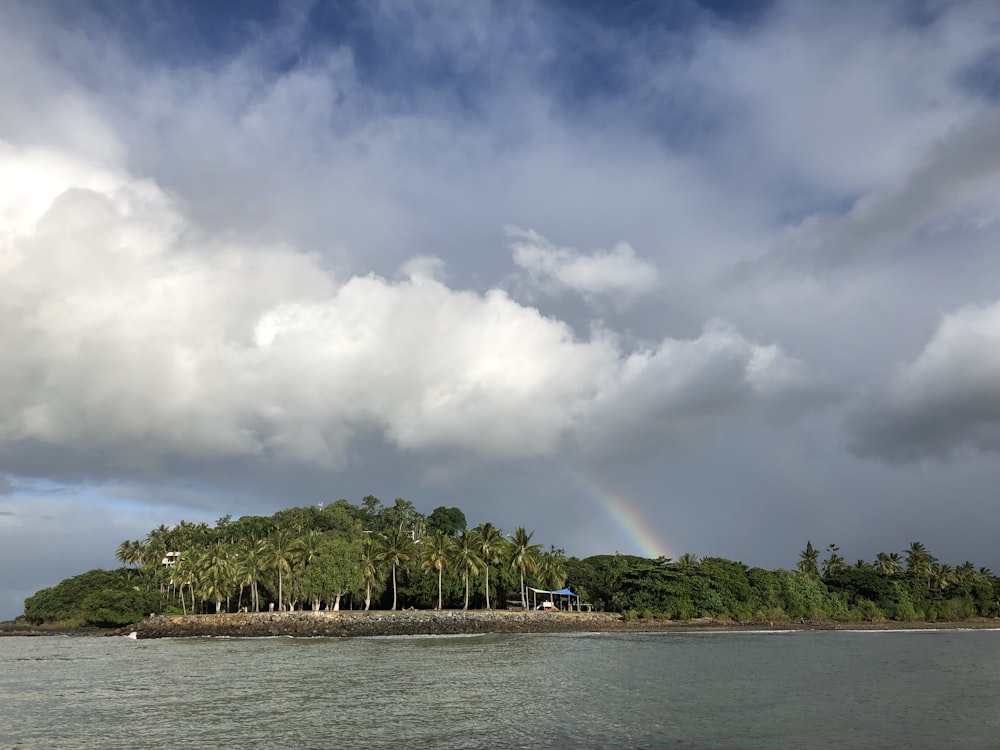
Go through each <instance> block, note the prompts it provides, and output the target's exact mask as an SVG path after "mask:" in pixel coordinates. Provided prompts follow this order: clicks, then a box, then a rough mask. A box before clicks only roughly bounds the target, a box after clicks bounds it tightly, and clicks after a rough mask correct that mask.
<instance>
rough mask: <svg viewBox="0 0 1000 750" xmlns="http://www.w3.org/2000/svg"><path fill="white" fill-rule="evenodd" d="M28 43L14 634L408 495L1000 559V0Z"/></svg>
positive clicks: (649, 549) (20, 221) (217, 25)
mask: <svg viewBox="0 0 1000 750" xmlns="http://www.w3.org/2000/svg"><path fill="white" fill-rule="evenodd" d="M0 16H2V23H0V352H2V354H0V619H9V618H12V617H14V616H16V615H17V614H19V613H20V612H21V611H22V610H23V600H24V598H25V597H27V596H29V595H31V594H32V593H34V592H35V591H36V590H38V589H40V588H42V587H45V586H51V585H54V584H55V583H57V582H59V581H60V580H62V579H63V578H66V577H69V576H72V575H75V574H77V573H81V572H84V571H86V570H89V569H92V568H95V567H105V568H110V567H116V565H117V563H116V562H115V559H114V551H115V548H116V547H117V546H118V544H119V543H120V542H121V541H123V540H126V539H141V538H143V537H144V536H145V534H146V532H148V531H149V530H150V529H152V528H155V527H156V526H158V525H160V524H166V525H168V526H172V525H174V524H176V523H177V522H179V521H180V520H182V519H184V520H187V521H191V522H200V521H206V522H208V523H209V524H213V523H214V522H215V520H216V519H218V518H220V517H222V516H225V515H229V514H231V515H233V516H234V517H238V516H240V515H245V514H271V513H273V512H275V511H277V510H279V509H282V508H286V507H290V506H294V505H310V504H317V503H327V502H332V501H334V500H336V499H338V498H346V499H347V500H349V501H351V502H354V503H358V502H359V501H360V500H361V498H362V497H364V496H366V495H369V494H372V495H375V496H377V497H379V498H381V499H382V500H383V501H384V502H386V503H387V504H391V503H392V501H393V500H394V499H395V498H397V497H403V498H406V499H407V500H410V501H411V502H413V503H414V504H415V505H416V507H417V509H418V510H420V511H422V512H424V513H430V511H431V510H433V509H434V508H435V507H438V506H441V505H444V506H449V507H450V506H458V507H460V508H462V509H463V510H464V512H465V514H466V516H467V518H468V521H469V523H470V525H475V524H478V523H481V522H484V521H492V522H493V523H495V524H496V525H498V526H500V527H502V528H503V529H505V530H507V531H512V530H513V529H514V528H515V527H517V526H525V527H527V528H528V529H529V530H534V532H535V540H537V541H539V542H542V543H543V544H545V545H546V546H548V545H550V544H552V545H555V546H556V547H559V548H563V549H565V550H566V552H567V554H569V555H576V556H579V557H584V556H587V555H592V554H600V553H614V552H616V551H618V552H622V553H627V554H639V555H644V556H650V557H652V556H658V555H666V556H668V557H677V556H679V555H680V554H682V553H684V552H691V553H694V554H696V555H698V556H709V555H718V556H722V557H727V558H729V559H733V560H741V561H742V562H744V563H746V564H747V565H760V566H763V567H769V568H779V567H784V568H792V567H794V565H795V564H796V562H797V560H798V553H799V551H800V550H801V549H802V548H804V546H805V544H806V541H807V540H808V541H812V542H813V544H814V545H816V546H818V547H821V548H825V546H826V545H827V544H829V543H836V544H838V545H839V546H840V551H841V554H842V555H843V556H844V557H846V558H847V559H848V561H849V562H853V561H854V560H856V559H866V560H871V559H873V558H874V556H875V555H876V553H877V552H880V551H901V550H903V549H904V548H905V547H906V546H908V545H909V543H910V542H912V541H921V542H923V543H924V544H926V545H927V547H928V548H929V549H930V551H931V552H932V553H933V554H935V555H936V556H938V557H939V558H940V559H941V560H942V562H946V563H949V564H959V563H961V562H964V561H965V560H971V561H972V562H973V563H975V564H976V565H977V566H980V565H984V566H988V567H991V568H993V569H994V570H1000V552H998V549H1000V548H998V546H997V544H996V540H997V538H998V537H1000V513H998V500H1000V498H998V496H997V487H1000V455H998V453H1000V242H998V241H1000V201H998V198H997V196H998V195H1000V6H998V5H996V4H995V3H989V2H977V1H970V2H962V1H961V0H958V1H948V2H945V1H944V0H941V1H936V0H899V1H898V2H893V1H892V0H887V2H880V3H871V2H866V1H862V0H856V1H851V0H847V1H846V2H840V3H829V2H818V1H817V2H811V1H807V2H803V1H802V0H794V1H789V2H783V1H782V0H774V1H773V2H739V3H735V2H723V1H722V0H712V1H711V2H708V1H707V0H704V1H702V2H697V1H696V0H662V1H656V2H645V1H643V0H633V1H631V2H621V3H602V2H569V1H568V0H567V1H565V2H562V1H559V0H552V1H551V2H527V1H522V0H504V1H503V2H500V1H499V0H498V1H497V2H492V3H491V2H488V1H487V0H482V1H477V2H466V1H464V0H437V1H433V2H432V1H427V2H417V1H416V0H413V1H411V0H386V1H385V2H377V1H373V2H368V1H365V2H346V1H343V2H341V1H338V0H317V1H315V2H311V1H309V0H288V1H287V2H245V3H239V4H233V3H228V2H221V1H219V2H202V1H201V0H198V1H196V0H177V1H176V2H175V1H168V0H137V2H129V3H123V2H114V1H113V0H79V1H78V2H73V3H66V2H34V1H31V2H29V1H28V0H8V2H5V3H4V5H3V8H2V10H0Z"/></svg>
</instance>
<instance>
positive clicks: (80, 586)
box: [24, 569, 159, 627]
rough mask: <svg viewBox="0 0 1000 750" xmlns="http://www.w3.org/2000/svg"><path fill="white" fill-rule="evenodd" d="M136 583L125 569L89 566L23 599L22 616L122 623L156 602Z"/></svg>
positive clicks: (34, 619)
mask: <svg viewBox="0 0 1000 750" xmlns="http://www.w3.org/2000/svg"><path fill="white" fill-rule="evenodd" d="M139 583H140V582H139V581H138V578H137V577H136V576H134V575H133V574H132V572H131V571H128V570H125V569H119V570H111V571H108V570H91V571H89V572H87V573H81V574H80V575H78V576H74V577H73V578H67V579H66V580H65V581H63V582H61V583H59V584H57V585H55V586H52V587H51V588H47V589H42V590H41V591H39V592H37V593H36V594H35V595H34V596H30V597H28V598H27V599H25V601H24V617H25V619H26V620H28V621H29V622H32V623H36V624H40V623H43V622H61V623H67V624H73V625H92V626H96V627H114V626H120V625H126V624H128V623H130V622H135V621H136V620H138V619H141V618H142V617H143V616H144V615H148V614H149V613H150V612H152V611H154V610H155V608H156V607H157V606H158V604H159V597H158V596H156V594H155V593H153V592H150V591H149V590H148V589H147V588H146V587H144V586H142V585H138V584H139Z"/></svg>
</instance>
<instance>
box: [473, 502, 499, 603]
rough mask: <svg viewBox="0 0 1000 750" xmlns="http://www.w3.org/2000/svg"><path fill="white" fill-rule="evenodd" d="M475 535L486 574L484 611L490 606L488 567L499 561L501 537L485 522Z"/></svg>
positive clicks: (493, 527) (496, 530)
mask: <svg viewBox="0 0 1000 750" xmlns="http://www.w3.org/2000/svg"><path fill="white" fill-rule="evenodd" d="M476 533H477V534H478V535H479V554H480V555H481V557H482V561H483V570H484V571H485V574H486V583H485V590H486V609H492V607H491V606H490V565H492V564H494V563H497V562H499V561H500V553H501V551H502V550H503V536H502V535H501V534H500V529H498V528H497V527H496V526H494V525H493V524H491V523H489V522H486V523H484V524H481V525H480V526H479V527H478V528H477V529H476Z"/></svg>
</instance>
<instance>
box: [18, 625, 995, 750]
mask: <svg viewBox="0 0 1000 750" xmlns="http://www.w3.org/2000/svg"><path fill="white" fill-rule="evenodd" d="M177 745H187V746H195V745H198V746H203V747H223V746H231V745H236V746H244V745H253V746H258V747H298V748H325V747H345V746H347V747H357V748H390V747H393V748H396V747H404V748H440V749H442V750H448V749H449V748H480V747H482V748H486V747H489V748H533V749H537V748H684V749H686V750H695V749H699V750H700V749H701V748H719V749H722V748H776V747H801V748H816V749H819V748H837V749H838V750H843V749H844V748H869V747H870V748H897V747H913V748H1000V632H997V631H930V632H923V631H922V632H880V633H870V632H794V633H709V632H703V633H687V634H684V633H658V634H584V635H485V636H475V637H441V638H369V639H343V640H334V639H308V640H296V639H290V638H275V639H258V640H227V639H215V640H210V639H197V640H161V641H131V640H128V639H125V638H85V637H80V638H67V637H45V638H24V637H8V638H0V747H4V748H8V747H14V748H46V749H49V748H94V747H101V748H133V747H149V748H156V747H167V746H177Z"/></svg>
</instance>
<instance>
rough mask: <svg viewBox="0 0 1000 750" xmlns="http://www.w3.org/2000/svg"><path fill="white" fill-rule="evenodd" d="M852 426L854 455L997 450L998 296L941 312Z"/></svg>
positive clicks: (999, 376) (999, 432) (898, 457)
mask: <svg viewBox="0 0 1000 750" xmlns="http://www.w3.org/2000/svg"><path fill="white" fill-rule="evenodd" d="M853 427H854V429H855V449H856V450H857V451H858V452H859V453H863V454H870V455H874V456H878V457H881V458H887V459H891V460H914V459H919V458H924V457H929V456H936V457H939V458H947V457H950V456H952V455H953V454H955V453H956V452H957V451H960V450H961V449H963V448H970V447H971V448H976V449H979V450H983V451H990V452H993V451H1000V301H998V302H994V303H993V304H991V305H987V306H969V307H965V308H962V309H961V310H957V311H956V312H954V313H951V314H949V315H947V316H945V318H944V319H943V320H942V322H941V324H940V326H939V327H938V329H937V331H935V333H934V335H933V336H932V337H931V339H930V341H928V343H927V345H926V346H925V347H924V349H923V351H921V353H920V355H919V356H918V357H917V358H916V359H915V360H914V361H913V362H912V363H910V364H908V365H906V366H904V367H902V368H900V369H899V371H898V373H897V374H896V376H895V377H894V378H893V380H892V383H891V384H890V385H889V387H888V388H887V389H886V390H885V391H884V392H879V393H876V394H875V395H873V396H872V397H870V398H869V400H868V401H867V402H866V403H865V404H864V405H863V407H862V408H861V409H860V410H859V411H858V412H857V413H856V414H855V415H854V418H853Z"/></svg>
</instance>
